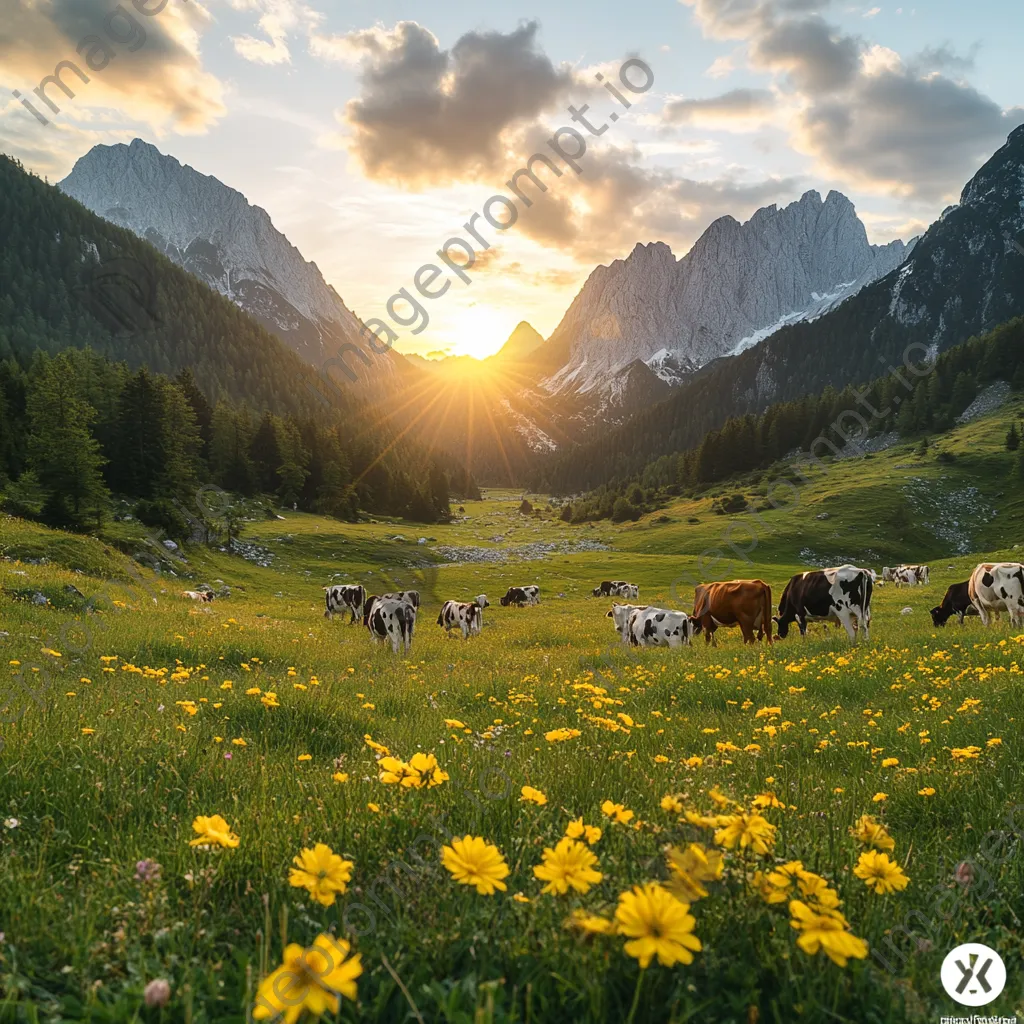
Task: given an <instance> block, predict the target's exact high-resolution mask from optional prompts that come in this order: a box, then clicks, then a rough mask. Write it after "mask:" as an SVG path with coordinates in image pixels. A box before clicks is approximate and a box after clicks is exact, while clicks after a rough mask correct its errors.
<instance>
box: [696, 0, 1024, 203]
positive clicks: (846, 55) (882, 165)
mask: <svg viewBox="0 0 1024 1024" xmlns="http://www.w3.org/2000/svg"><path fill="white" fill-rule="evenodd" d="M682 2H683V3H684V4H686V5H687V6H689V7H691V8H693V12H694V17H695V18H696V20H697V22H698V24H699V25H700V27H701V29H702V31H703V32H704V33H705V34H706V35H707V36H709V37H711V38H715V39H731V40H742V41H743V43H744V44H745V47H746V53H747V62H748V64H749V66H750V67H751V68H752V69H754V70H759V71H765V72H768V73H770V74H771V75H772V76H773V78H774V80H775V81H774V85H775V88H776V90H777V91H778V92H779V94H780V102H781V103H784V104H785V105H786V106H787V107H789V108H790V109H791V111H792V113H791V114H790V116H789V120H788V126H789V130H790V138H791V142H792V144H793V145H794V146H795V147H796V148H797V149H799V150H801V151H803V152H805V153H807V154H809V155H811V156H813V157H814V158H815V159H816V160H817V163H818V167H819V169H821V170H822V171H823V172H826V173H828V174H830V175H832V176H833V177H835V178H836V179H838V180H839V181H845V182H847V183H849V184H850V185H853V186H856V187H859V188H863V189H865V190H868V191H875V192H878V193H884V194H890V195H895V196H900V197H904V198H909V199H914V200H920V201H927V202H936V201H939V200H943V199H948V198H950V197H952V196H955V195H956V194H957V193H958V192H959V190H960V189H961V188H962V186H963V184H964V182H965V181H966V180H967V179H968V178H969V177H970V176H971V175H972V174H973V173H974V171H976V170H977V167H978V165H979V164H980V163H981V162H982V161H983V160H984V159H985V158H987V157H988V156H990V155H991V153H992V152H993V151H994V150H995V149H997V148H998V147H999V146H1000V145H1001V144H1002V143H1003V141H1004V140H1005V138H1006V135H1007V134H1008V133H1009V132H1010V131H1011V130H1012V129H1013V128H1014V127H1015V126H1016V125H1017V124H1019V123H1021V121H1022V120H1024V111H1022V110H1021V109H1020V108H1013V109H1011V110H1003V109H1002V108H1001V107H1000V106H999V105H998V104H997V103H996V102H995V101H993V100H992V99H990V98H989V97H987V96H985V95H984V94H983V93H981V92H979V91H978V90H977V89H976V88H975V87H974V86H972V85H971V84H970V83H968V82H966V81H964V80H963V79H962V77H959V76H961V75H962V74H963V73H965V72H967V71H969V70H970V69H971V67H972V66H973V55H972V56H970V57H966V58H965V57H960V56H958V55H956V54H955V53H953V52H951V51H950V50H949V49H948V48H945V47H942V48H938V49H927V50H924V51H922V53H920V54H918V55H916V56H911V57H909V58H904V57H902V56H901V55H900V54H898V53H896V52H895V51H893V50H891V49H888V48H886V47H882V46H872V45H870V44H869V43H868V42H867V41H866V40H864V39H862V38H861V37H860V36H857V35H851V34H849V33H845V32H843V31H842V30H841V29H839V28H838V27H836V26H835V25H832V24H830V23H829V22H828V21H826V20H825V17H824V15H825V14H826V13H827V11H828V9H829V7H830V3H829V0H682Z"/></svg>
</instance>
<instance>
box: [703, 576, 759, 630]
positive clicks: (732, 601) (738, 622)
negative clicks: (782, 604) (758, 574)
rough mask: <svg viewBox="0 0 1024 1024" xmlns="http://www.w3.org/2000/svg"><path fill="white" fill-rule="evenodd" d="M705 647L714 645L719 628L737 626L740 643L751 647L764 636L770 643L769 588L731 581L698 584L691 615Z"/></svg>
mask: <svg viewBox="0 0 1024 1024" xmlns="http://www.w3.org/2000/svg"><path fill="white" fill-rule="evenodd" d="M691 617H692V618H693V619H694V620H695V621H696V623H697V632H700V631H701V630H703V632H704V640H705V643H709V644H717V641H716V640H715V630H717V629H718V627H719V626H739V627H740V630H741V632H742V633H743V642H744V643H747V644H752V643H754V630H755V629H756V630H757V639H758V640H761V639H763V638H764V637H765V635H767V637H768V643H771V642H772V588H771V587H769V586H768V584H767V583H765V582H764V581H763V580H730V581H729V582H728V583H701V584H699V585H698V586H697V587H696V589H695V590H694V592H693V615H692V616H691Z"/></svg>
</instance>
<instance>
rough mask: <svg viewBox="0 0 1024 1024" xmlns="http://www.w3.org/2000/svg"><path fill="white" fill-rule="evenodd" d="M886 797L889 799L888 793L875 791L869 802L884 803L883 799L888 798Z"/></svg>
mask: <svg viewBox="0 0 1024 1024" xmlns="http://www.w3.org/2000/svg"><path fill="white" fill-rule="evenodd" d="M888 799H889V794H888V793H876V794H875V795H874V796H873V797H872V798H871V802H872V803H876V804H882V803H885V801H886V800H888Z"/></svg>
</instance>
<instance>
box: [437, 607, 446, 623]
mask: <svg viewBox="0 0 1024 1024" xmlns="http://www.w3.org/2000/svg"><path fill="white" fill-rule="evenodd" d="M437 624H438V625H439V626H443V625H444V608H443V607H442V608H441V610H440V611H439V612H438V613H437Z"/></svg>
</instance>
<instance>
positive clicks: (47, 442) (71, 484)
mask: <svg viewBox="0 0 1024 1024" xmlns="http://www.w3.org/2000/svg"><path fill="white" fill-rule="evenodd" d="M27 410H28V416H29V425H30V435H29V460H30V466H31V468H32V469H33V470H34V471H35V474H36V478H37V480H38V481H39V487H40V489H41V490H42V493H43V495H44V496H45V498H44V505H43V515H44V517H45V518H46V519H47V520H48V521H49V522H52V523H54V524H56V525H59V526H70V527H72V528H75V529H82V528H84V527H85V526H86V524H87V522H89V521H93V522H95V523H96V524H97V525H99V523H100V522H101V521H102V518H103V514H104V512H105V511H106V509H107V507H108V502H109V498H110V495H109V492H108V491H107V488H106V485H105V484H104V483H103V476H102V473H101V469H102V467H103V461H104V460H103V456H102V455H101V454H100V446H99V443H98V442H97V441H96V439H95V438H94V437H93V436H92V434H90V432H89V424H90V423H91V422H92V419H93V417H94V416H95V412H94V410H93V409H92V407H91V406H89V405H88V404H86V403H85V402H83V401H82V400H81V399H80V398H79V396H78V388H77V383H76V378H75V372H74V367H73V366H72V365H71V361H70V360H69V359H68V357H67V356H66V355H60V356H57V357H56V358H55V359H48V360H46V361H45V362H44V363H43V364H42V366H41V369H40V371H39V374H38V376H37V377H36V378H35V380H34V381H33V382H32V386H31V389H30V391H29V393H28V399H27Z"/></svg>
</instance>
